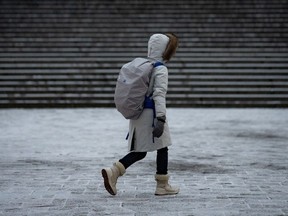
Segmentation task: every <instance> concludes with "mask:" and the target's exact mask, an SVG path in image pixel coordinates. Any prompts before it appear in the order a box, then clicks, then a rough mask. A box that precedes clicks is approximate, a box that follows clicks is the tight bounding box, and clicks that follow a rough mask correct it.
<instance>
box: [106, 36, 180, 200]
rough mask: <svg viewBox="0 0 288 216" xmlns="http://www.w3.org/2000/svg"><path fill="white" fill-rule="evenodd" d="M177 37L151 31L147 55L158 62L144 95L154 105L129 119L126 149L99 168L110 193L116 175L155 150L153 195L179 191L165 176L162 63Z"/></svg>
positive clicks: (165, 81) (166, 142)
mask: <svg viewBox="0 0 288 216" xmlns="http://www.w3.org/2000/svg"><path fill="white" fill-rule="evenodd" d="M177 47H178V38H177V37H176V36H175V35H174V34H172V33H169V34H153V35H152V36H151V37H150V39H149V41H148V59H151V60H153V61H154V62H160V64H159V65H158V66H157V67H154V68H153V71H152V77H151V79H150V83H149V88H148V93H147V95H151V99H153V101H154V103H153V105H154V107H153V109H151V107H149V108H145V106H144V109H143V111H142V113H141V115H140V116H139V118H137V119H136V120H132V119H131V120H130V123H129V137H128V147H129V153H128V154H127V155H126V156H124V157H123V158H122V159H120V160H119V161H116V162H115V163H114V164H113V166H112V167H110V168H104V169H102V176H103V179H104V186H105V188H106V190H107V191H108V192H109V193H110V194H111V195H116V194H117V188H116V184H117V179H118V177H120V176H122V175H124V174H125V172H126V170H127V168H128V167H130V166H131V165H132V164H134V163H135V162H137V161H139V160H142V159H143V158H145V156H146V155H147V152H151V151H157V158H156V166H157V168H156V169H157V170H156V174H155V180H156V183H157V184H156V190H155V195H172V194H177V193H179V188H177V187H172V186H171V185H170V184H169V182H168V180H169V175H168V146H170V145H171V144H172V143H171V138H170V132H169V127H168V123H167V120H166V92H167V86H168V69H167V67H166V66H165V65H164V64H165V63H166V62H168V61H169V60H170V59H171V57H172V56H173V55H174V54H175V52H176V49H177Z"/></svg>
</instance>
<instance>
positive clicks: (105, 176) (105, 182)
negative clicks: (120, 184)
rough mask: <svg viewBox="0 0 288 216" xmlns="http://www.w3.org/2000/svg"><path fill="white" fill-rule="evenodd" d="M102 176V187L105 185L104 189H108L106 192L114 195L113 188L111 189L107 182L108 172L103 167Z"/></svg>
mask: <svg viewBox="0 0 288 216" xmlns="http://www.w3.org/2000/svg"><path fill="white" fill-rule="evenodd" d="M102 177H103V179H104V187H105V189H106V190H107V191H108V193H110V194H111V195H114V196H115V195H116V194H115V193H114V192H113V190H112V188H111V186H110V184H109V179H108V174H107V172H106V170H105V169H102Z"/></svg>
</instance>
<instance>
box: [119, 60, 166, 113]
mask: <svg viewBox="0 0 288 216" xmlns="http://www.w3.org/2000/svg"><path fill="white" fill-rule="evenodd" d="M159 65H162V63H161V62H156V63H155V62H153V61H152V60H149V59H146V58H135V59H134V60H132V61H131V62H128V63H127V64H125V65H123V66H122V68H121V70H120V73H119V76H118V79H117V83H116V88H115V94H114V102H115V105H116V108H117V110H118V111H119V112H120V113H121V114H122V115H123V116H124V117H125V118H126V119H137V118H138V117H139V116H140V114H141V113H142V111H143V108H144V101H145V96H146V94H147V91H148V88H149V82H150V78H151V74H152V71H153V68H154V67H157V66H159Z"/></svg>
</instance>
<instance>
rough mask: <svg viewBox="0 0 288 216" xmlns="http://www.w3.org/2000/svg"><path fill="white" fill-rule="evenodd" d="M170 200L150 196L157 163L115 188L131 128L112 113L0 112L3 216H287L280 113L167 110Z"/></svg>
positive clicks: (287, 173) (285, 138)
mask: <svg viewBox="0 0 288 216" xmlns="http://www.w3.org/2000/svg"><path fill="white" fill-rule="evenodd" d="M168 117H169V122H170V125H171V134H172V139H173V146H171V148H170V154H169V157H170V158H169V159H170V163H169V170H170V174H171V184H174V185H178V186H180V189H181V191H180V193H179V194H178V195H176V196H165V197H157V196H154V190H155V181H154V179H153V177H154V172H155V156H156V155H155V153H154V152H153V153H150V154H148V155H147V157H146V158H145V159H144V160H143V161H140V162H138V163H137V164H135V165H134V166H132V167H130V168H129V169H128V170H127V173H126V174H125V175H124V176H123V177H121V178H119V181H118V194H117V196H110V195H109V194H108V193H107V192H106V191H105V189H104V187H103V183H102V177H101V174H100V170H101V168H102V167H104V166H110V165H111V163H112V162H114V161H115V160H117V159H119V158H120V157H122V156H124V154H126V151H127V147H126V141H125V139H124V138H125V135H126V132H127V127H128V122H127V121H126V120H124V119H123V118H122V117H121V116H120V114H118V113H117V112H116V111H115V110H114V109H42V110H37V109H35V110H21V109H19V110H17V109H15V110H5V109H4V110H0V148H1V149H0V193H1V194H0V215H1V216H2V215H3V216H4V215H5V216H17V215H28V216H36V215H37V216H38V215H41V216H45V215H49V216H50V215H51V216H61V215H63V216H68V215H69V216H70V215H75V216H78V215H79V216H92V215H123V216H124V215H125V216H144V215H149V216H150V215H155V216H156V215H157V216H158V215H171V216H175V215H176V216H192V215H196V216H198V215H205V216H207V215H209V216H210V215H221V216H230V215H235V216H236V215H237V216H238V215H243V216H244V215H261V216H263V215H267V216H268V215H269V216H270V215H273V216H274V215H275V216H276V215H277V216H279V215H288V157H287V155H288V113H287V110H285V109H168Z"/></svg>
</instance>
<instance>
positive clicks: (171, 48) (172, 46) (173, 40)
mask: <svg viewBox="0 0 288 216" xmlns="http://www.w3.org/2000/svg"><path fill="white" fill-rule="evenodd" d="M165 35H166V36H167V37H169V42H168V44H167V47H166V49H165V51H164V52H163V55H162V57H163V60H165V61H169V60H170V59H171V58H172V56H173V55H174V54H175V52H176V49H177V47H178V43H179V42H178V38H177V36H176V35H175V34H173V33H167V34H165Z"/></svg>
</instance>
